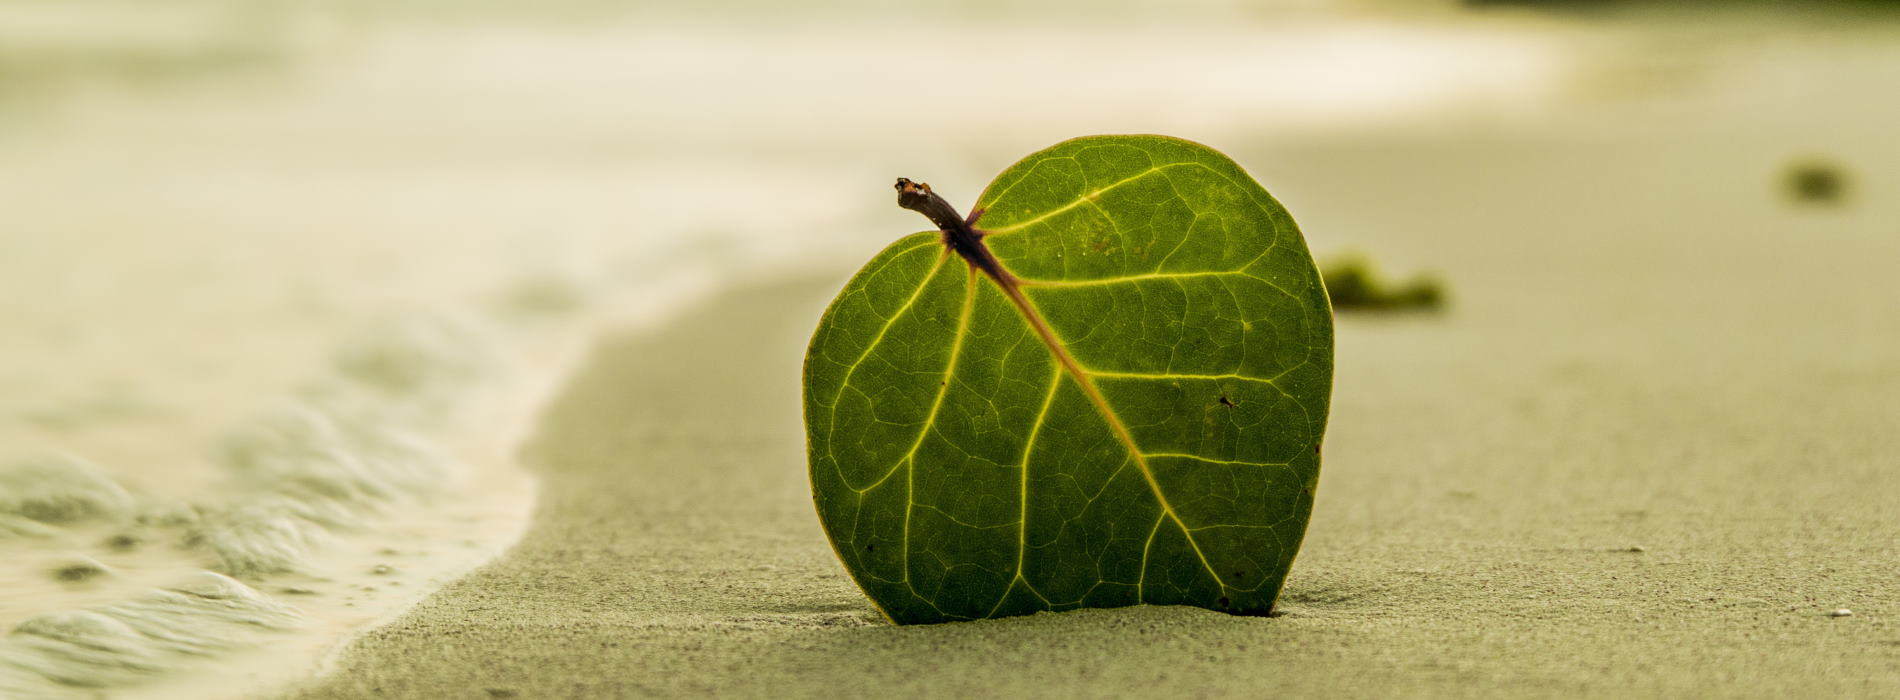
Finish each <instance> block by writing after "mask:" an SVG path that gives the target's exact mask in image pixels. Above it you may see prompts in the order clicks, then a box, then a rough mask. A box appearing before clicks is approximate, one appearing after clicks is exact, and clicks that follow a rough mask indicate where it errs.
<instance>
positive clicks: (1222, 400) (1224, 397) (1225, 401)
mask: <svg viewBox="0 0 1900 700" xmlns="http://www.w3.org/2000/svg"><path fill="white" fill-rule="evenodd" d="M1220 405H1222V406H1226V407H1228V408H1233V407H1234V405H1235V404H1234V400H1233V399H1230V398H1227V395H1226V394H1221V395H1220Z"/></svg>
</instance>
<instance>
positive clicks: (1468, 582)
mask: <svg viewBox="0 0 1900 700" xmlns="http://www.w3.org/2000/svg"><path fill="white" fill-rule="evenodd" d="M1553 267H1554V268H1559V269H1560V268H1562V267H1564V266H1563V265H1562V264H1560V263H1553ZM841 279H842V277H841V276H827V277H824V278H821V279H803V280H797V281H792V282H786V283H782V284H777V285H771V286H765V287H759V288H753V289H747V290H743V291H738V292H733V293H730V294H728V295H726V296H724V297H723V298H720V299H718V300H717V301H715V302H713V303H711V304H709V305H707V306H705V307H703V308H701V309H699V310H697V311H695V312H693V313H690V314H687V315H686V316H684V317H683V318H682V319H681V320H679V321H678V322H677V323H675V324H673V325H672V326H671V327H669V328H666V329H664V330H661V331H659V332H656V333H651V334H643V335H636V336H631V337H619V338H613V339H610V340H608V341H606V342H604V343H603V344H602V345H600V347H599V348H598V349H597V351H596V353H595V360H594V362H593V364H592V366H591V367H590V368H589V369H587V370H585V371H584V372H582V373H581V374H579V375H578V376H577V377H575V378H574V380H573V381H572V383H571V385H570V387H569V389H568V392H567V394H566V396H565V397H564V398H562V399H560V400H559V401H558V402H557V403H556V404H555V405H554V406H553V407H552V408H551V409H550V410H549V412H548V413H547V414H546V415H545V417H544V424H543V429H542V432H541V434H540V436H539V437H538V438H537V439H536V440H535V442H534V445H533V446H532V448H531V451H532V454H533V455H534V457H535V461H536V462H537V463H538V464H540V465H541V466H540V468H539V470H540V478H541V479H542V480H543V484H544V488H543V490H542V493H541V500H540V503H539V508H538V514H537V516H536V519H535V522H534V524H533V526H532V529H531V531H530V532H529V533H528V534H527V535H526V537H525V538H524V539H523V541H522V542H521V543H520V544H519V545H518V546H517V547H516V548H515V549H514V550H513V551H511V552H510V553H508V554H506V555H504V556H503V557H502V558H501V559H499V560H498V561H496V562H494V563H492V564H490V565H489V566H487V567H486V568H484V569H482V570H480V571H479V572H477V573H476V574H474V575H471V576H470V577H468V578H466V579H464V580H462V581H459V582H457V583H454V584H452V585H450V586H448V587H447V588H445V589H444V590H442V591H441V592H439V593H438V594H437V595H435V596H434V597H433V598H432V599H430V600H428V601H427V602H425V603H423V604H422V605H421V606H420V607H418V608H417V609H415V610H414V611H412V612H411V613H410V614H408V615H407V616H405V617H403V618H401V619H400V620H398V621H397V622H395V623H394V624H392V625H389V626H387V627H385V628H382V629H379V630H376V631H374V632H372V633H370V634H369V635H368V636H367V637H365V638H363V639H361V640H359V641H358V642H357V643H356V644H355V645H354V646H353V647H352V648H350V649H348V650H347V652H346V653H345V654H344V656H343V657H342V659H341V662H340V667H339V668H336V669H335V670H334V671H333V672H332V673H330V674H329V675H328V676H327V677H325V678H324V679H321V680H320V681H319V682H318V683H316V684H315V685H314V686H313V687H310V688H308V689H306V690H305V691H304V692H303V693H302V694H301V696H302V697H312V698H320V697H362V696H365V695H386V696H415V697H483V696H490V697H512V696H521V697H599V696H623V695H646V694H666V695H672V694H700V693H717V694H722V695H741V696H743V695H767V694H770V695H774V696H779V695H783V696H794V697H798V696H845V697H852V696H863V695H867V694H871V693H878V694H884V693H891V694H894V695H897V696H900V697H901V696H905V695H910V694H922V695H930V696H954V695H963V694H976V693H981V694H997V695H1019V694H1026V695H1051V696H1100V695H1113V694H1130V693H1147V692H1165V693H1168V694H1171V695H1260V694H1265V693H1284V692H1291V693H1294V694H1300V693H1320V692H1325V693H1329V694H1345V695H1367V696H1371V695H1377V696H1387V695H1393V694H1399V695H1406V694H1452V693H1457V694H1486V695H1505V694H1508V695H1572V694H1584V693H1587V694H1603V695H1609V694H1622V693H1635V694H1640V695H1665V694H1669V695H1679V694H1706V693H1714V694H1720V695H1741V696H1748V695H1760V696H1776V695H1793V694H1802V695H1817V696H1826V695H1861V696H1869V695H1891V694H1894V693H1896V692H1900V625H1896V624H1895V623H1896V619H1900V608H1896V607H1895V604H1894V601H1895V600H1896V594H1900V584H1896V580H1897V579H1896V574H1900V570H1897V564H1896V562H1900V556H1897V554H1900V552H1897V551H1896V549H1897V547H1900V545H1896V542H1897V541H1900V523H1897V522H1896V520H1895V518H1894V507H1895V501H1896V498H1897V497H1896V495H1895V494H1900V473H1896V472H1895V471H1894V470H1892V469H1890V468H1886V467H1890V466H1891V464H1892V455H1893V454H1894V450H1893V448H1894V447H1895V445H1894V441H1895V438H1894V437H1893V436H1892V435H1891V432H1890V430H1889V431H1887V432H1880V429H1881V428H1882V426H1883V425H1884V426H1885V427H1886V428H1888V429H1891V427H1892V425H1891V421H1892V417H1893V415H1895V410H1896V408H1900V391H1897V390H1900V373H1897V372H1895V371H1894V370H1893V369H1891V368H1892V366H1893V365H1891V364H1886V365H1883V367H1884V368H1881V369H1873V368H1871V366H1870V368H1869V369H1867V370H1865V371H1863V372H1862V373H1860V374H1858V375H1855V376H1852V377H1846V376H1833V377H1831V378H1830V377H1829V376H1823V374H1825V373H1826V372H1840V371H1848V370H1845V369H1843V368H1844V367H1846V366H1848V365H1851V364H1852V363H1851V362H1849V363H1841V362H1836V363H1833V364H1832V365H1831V366H1832V367H1833V369H1824V368H1823V367H1822V366H1818V365H1817V366H1810V367H1806V368H1805V369H1804V368H1801V367H1795V366H1791V365H1789V364H1788V363H1790V362H1795V363H1799V362H1800V361H1801V358H1807V359H1809V360H1812V359H1815V357H1817V356H1810V355H1807V354H1804V353H1802V352H1792V353H1786V352H1777V351H1776V348H1775V345H1774V343H1773V342H1771V341H1760V340H1758V341H1757V342H1756V345H1755V348H1754V350H1753V351H1751V352H1746V353H1724V352H1713V353H1702V356H1703V357H1704V358H1705V359H1706V360H1708V361H1710V362H1715V363H1718V364H1721V363H1728V364H1723V365H1722V366H1721V367H1720V368H1719V369H1720V370H1722V371H1721V372H1718V373H1720V374H1723V376H1726V377H1730V378H1731V380H1732V383H1730V384H1728V385H1727V389H1726V390H1724V389H1721V388H1719V387H1714V386H1712V385H1704V384H1700V383H1698V379H1699V378H1702V377H1707V376H1709V368H1708V367H1707V366H1704V367H1700V368H1698V367H1694V366H1688V365H1682V364H1678V361H1681V360H1688V359H1693V358H1689V357H1681V356H1678V351H1677V350H1673V349H1671V348H1672V346H1670V345H1669V344H1668V342H1667V340H1668V338H1669V337H1675V336H1679V335H1680V334H1683V333H1687V334H1689V335H1691V336H1694V335H1696V334H1698V333H1701V334H1707V333H1711V332H1715V331H1716V329H1715V328H1714V327H1712V326H1711V325H1709V324H1706V323H1705V324H1704V325H1702V326H1701V327H1699V328H1691V329H1672V328H1670V327H1665V325H1664V324H1665V322H1667V321H1669V320H1671V318H1672V317H1671V316H1670V315H1668V314H1665V313H1656V312H1650V313H1643V312H1634V313H1629V314H1609V315H1607V316H1601V317H1600V316H1598V315H1596V314H1593V313H1590V308H1588V307H1589V306H1592V305H1590V304H1585V305H1584V306H1585V308H1581V309H1574V310H1572V311H1573V312H1572V313H1566V314H1546V315H1543V316H1527V317H1522V318H1509V317H1504V318H1498V317H1496V316H1495V315H1494V314H1483V315H1482V317H1480V314H1474V313H1469V312H1467V313H1462V314H1460V313H1454V314H1452V315H1450V316H1445V317H1413V318H1403V317H1401V318H1370V319H1369V318H1357V317H1349V318H1345V319H1343V320H1342V323H1341V326H1340V337H1339V347H1340V348H1341V352H1340V365H1339V385H1338V390H1337V398H1336V402H1337V404H1336V410H1335V418H1334V425H1333V429H1332V431H1331V433H1330V435H1329V437H1328V442H1327V445H1328V449H1327V456H1328V461H1327V463H1326V465H1325V471H1324V476H1323V480H1322V487H1321V497H1320V501H1319V504H1318V507H1317V509H1316V511H1315V514H1314V519H1313V525H1312V530H1311V532H1310V534H1309V537H1308V540H1307V544H1306V547H1305V549H1304V552H1303V554H1302V556H1301V558H1300V560H1299V562H1298V563H1297V564H1296V566H1295V568H1294V572H1293V575H1292V577H1291V578H1290V579H1289V582H1288V584H1287V588H1286V591H1285V593H1284V595H1283V597H1282V602H1281V607H1282V610H1283V614H1282V615H1280V616H1278V617H1275V618H1266V619H1263V618H1238V617H1230V616H1226V615H1222V614H1219V613H1214V612H1208V611H1202V610H1197V609H1185V608H1146V607H1144V608H1133V609H1121V610H1093V611H1080V612H1074V613H1064V614H1042V615H1036V616H1033V617H1027V618H1016V619H1005V620H994V621H980V622H974V623H954V624H945V625H932V626H918V627H902V628H900V627H893V626H890V625H888V624H885V623H883V622H882V621H881V620H879V619H878V618H877V616H876V614H875V613H874V612H873V610H872V608H871V607H870V605H869V604H868V603H867V602H866V600H865V599H864V597H863V596H862V595H861V594H860V593H859V592H858V591H857V590H856V589H855V588H854V587H853V585H852V584H851V583H850V581H849V580H848V579H846V578H845V577H844V575H843V572H842V570H841V568H840V566H839V564H838V562H837V561H836V559H835V557H834V556H833V555H832V553H831V551H830V549H829V547H828V546H827V545H826V542H825V540H824V537H823V535H822V534H821V533H820V531H819V528H818V525H817V521H816V519H815V516H814V515H813V513H812V511H811V507H810V502H809V493H808V490H807V486H806V481H805V475H804V453H803V440H802V432H801V423H800V417H799V414H798V402H797V396H798V386H797V377H798V372H797V369H798V363H799V360H800V357H801V351H802V346H803V343H804V341H805V339H806V337H807V333H808V332H809V330H810V325H811V321H812V319H814V318H816V317H817V314H818V312H819V310H820V309H821V307H822V304H823V303H824V302H825V301H826V300H827V298H828V297H829V295H830V293H831V292H832V290H833V288H834V287H835V285H836V284H838V283H839V282H840V280H841ZM1557 279H1562V278H1561V277H1558V278H1557ZM1559 284H1560V283H1559ZM1478 286H1479V287H1480V289H1482V286H1483V285H1482V283H1481V282H1480V283H1478ZM1862 288H1863V289H1865V288H1866V287H1865V286H1864V285H1863V286H1862ZM1467 289H1468V290H1469V286H1468V287H1467ZM1732 289H1738V290H1739V289H1743V287H1732ZM1770 294H1771V292H1758V293H1755V294H1746V293H1744V296H1748V297H1767V296H1769V295H1770ZM1531 296H1533V297H1536V296H1537V295H1535V294H1532V295H1531ZM1600 303H1601V302H1598V304H1600ZM1879 303H1880V302H1879V301H1878V300H1868V299H1861V300H1845V301H1842V302H1841V303H1840V304H1838V305H1837V306H1836V307H1835V308H1834V309H1832V310H1819V309H1817V310H1816V312H1815V318H1824V319H1832V320H1834V321H1837V322H1842V323H1847V324H1850V325H1853V324H1859V325H1853V327H1856V328H1865V329H1867V330H1874V329H1875V328H1876V326H1875V325H1873V324H1872V322H1871V321H1869V322H1865V323H1863V322H1861V321H1856V320H1855V319H1856V318H1860V316H1859V315H1861V314H1866V313H1869V312H1871V311H1874V310H1877V309H1878V308H1880V306H1879ZM1470 306H1475V307H1477V308H1478V309H1479V310H1480V311H1482V310H1487V309H1494V308H1497V305H1496V304H1484V303H1473V304H1471V305H1470ZM1713 317H1714V318H1718V319H1719V318H1723V315H1721V314H1715V315H1713ZM1764 318H1765V320H1764V323H1773V322H1774V321H1773V318H1772V317H1764ZM1592 319H1601V320H1592ZM1677 320H1680V319H1677ZM1805 322H1806V323H1813V322H1815V321H1814V320H1813V318H1810V319H1807V320H1806V321H1805ZM1803 323H1804V322H1803V321H1800V320H1796V319H1782V320H1781V322H1780V323H1779V325H1781V326H1785V327H1787V328H1786V330H1797V327H1799V326H1801V325H1803ZM1580 325H1581V326H1583V327H1582V328H1576V327H1577V326H1580ZM1566 327H1568V328H1573V329H1574V330H1571V331H1566V332H1559V331H1560V329H1562V328H1566ZM1611 329H1617V330H1616V332H1617V333H1618V336H1617V337H1619V338H1622V339H1624V340H1627V341H1631V342H1634V343H1637V345H1636V346H1634V347H1632V348H1629V349H1626V350H1621V351H1618V350H1613V349H1612V350H1593V349H1592V346H1590V345H1588V344H1585V345H1583V346H1582V347H1578V346H1577V344H1574V343H1572V342H1570V340H1569V335H1568V333H1578V334H1580V335H1583V336H1587V335H1588V334H1590V333H1591V332H1607V331H1609V330H1611ZM1878 329H1879V330H1881V331H1882V332H1884V333H1885V334H1886V335H1884V340H1885V341H1887V342H1889V343H1891V342H1892V341H1895V340H1900V336H1896V335H1894V334H1893V330H1894V329H1893V324H1891V323H1883V324H1882V325H1880V326H1878ZM1553 333H1555V335H1553ZM1646 335H1649V336H1660V337H1657V338H1655V340H1656V341H1658V342H1660V343H1661V344H1646V343H1643V342H1641V339H1642V338H1644V337H1645V336H1646ZM1704 337H1706V336H1704ZM1762 337H1766V338H1772V337H1773V335H1772V334H1768V335H1765V336H1762ZM1831 339H1832V340H1836V341H1838V340H1840V339H1841V337H1840V336H1839V335H1838V334H1837V335H1835V336H1832V337H1831ZM1707 345H1708V344H1707V343H1704V346H1707ZM1595 347H1597V348H1607V347H1610V346H1608V345H1598V346H1595ZM1790 347H1805V346H1804V345H1803V344H1802V343H1799V342H1796V343H1792V344H1790ZM1823 354H1825V353H1823ZM1837 359H1838V358H1837ZM1737 362H1743V363H1747V364H1746V367H1740V366H1737V365H1735V364H1733V363H1737ZM1744 368H1752V369H1754V370H1756V371H1752V372H1749V371H1742V372H1732V373H1731V372H1727V370H1736V369H1744ZM1829 382H1833V383H1832V384H1829ZM1850 384H1851V386H1847V387H1846V388H1844V386H1845V385H1850ZM1731 402H1732V403H1731ZM1836 608H1849V609H1851V610H1852V611H1853V615H1852V616H1848V617H1832V616H1830V614H1829V613H1830V611H1832V610H1834V609H1836Z"/></svg>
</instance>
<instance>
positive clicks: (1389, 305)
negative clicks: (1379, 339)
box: [1320, 253, 1445, 311]
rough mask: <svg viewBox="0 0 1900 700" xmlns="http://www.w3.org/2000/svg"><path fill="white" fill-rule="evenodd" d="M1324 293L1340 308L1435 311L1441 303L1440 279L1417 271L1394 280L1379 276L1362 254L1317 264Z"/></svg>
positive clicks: (1442, 285)
mask: <svg viewBox="0 0 1900 700" xmlns="http://www.w3.org/2000/svg"><path fill="white" fill-rule="evenodd" d="M1320 277H1321V278H1323V279H1324V280H1325V282H1326V295H1327V296H1328V297H1330V298H1331V299H1332V302H1333V308H1334V309H1335V310H1342V311H1437V310H1439V309H1442V308H1444V305H1445V287H1444V283H1443V282H1441V281H1439V279H1438V277H1437V276H1436V275H1433V274H1431V273H1420V274H1418V275H1415V276H1413V277H1412V278H1411V279H1409V280H1406V281H1404V282H1398V283H1395V282H1393V281H1391V280H1389V279H1386V278H1385V277H1383V276H1382V275H1381V274H1380V273H1379V270H1378V268H1377V267H1375V266H1374V265H1373V264H1372V261H1371V260H1369V259H1368V258H1367V257H1366V256H1365V255H1364V254H1361V253H1347V254H1344V255H1339V256H1335V257H1333V258H1331V259H1329V260H1327V261H1325V262H1324V263H1322V264H1321V265H1320Z"/></svg>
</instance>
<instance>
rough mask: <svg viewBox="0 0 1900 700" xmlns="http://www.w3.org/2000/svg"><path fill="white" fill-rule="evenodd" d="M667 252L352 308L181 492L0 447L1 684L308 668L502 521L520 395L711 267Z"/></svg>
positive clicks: (284, 679) (439, 578)
mask: <svg viewBox="0 0 1900 700" xmlns="http://www.w3.org/2000/svg"><path fill="white" fill-rule="evenodd" d="M676 268H677V269H676V270H675V272H674V273H672V274H668V275H665V276H662V277H661V278H657V279H644V280H641V281H640V283H639V284H637V285H634V286H635V287H636V288H635V289H632V290H626V291H627V293H624V294H619V295H609V296H608V297H606V298H601V299H594V300H590V301H591V302H592V303H591V304H589V305H585V306H584V305H583V304H582V302H581V301H580V299H578V298H577V296H576V294H575V293H572V290H568V291H566V292H563V293H562V294H559V295H553V296H550V294H551V293H550V292H549V289H552V287H549V284H548V283H547V281H546V280H545V279H543V280H541V281H540V282H537V283H536V285H535V287H536V288H537V289H533V290H529V291H532V292H533V293H531V294H527V295H526V296H523V295H520V294H515V293H514V291H512V290H511V291H508V292H504V293H503V294H502V295H501V297H500V300H499V304H498V305H496V306H494V308H490V309H488V310H485V311H480V312H468V313H462V314H455V315H447V314H431V315H419V316H409V317H404V318H398V319H392V320H385V321H379V322H377V323H374V324H371V325H370V327H369V329H368V330H366V331H364V332H362V333H359V334H357V335H355V336H353V337H352V338H351V339H350V340H348V341H347V342H344V343H342V344H340V345H339V346H338V349H337V350H336V351H335V352H334V353H333V354H332V356H331V359H330V361H329V363H328V366H327V367H326V368H324V369H323V370H322V371H321V372H319V373H318V374H317V376H316V378H315V379H314V380H312V381H310V382H309V383H307V384H306V385H304V386H303V387H302V388H300V389H298V390H295V391H293V392H291V393H290V395H288V396H285V397H283V398H282V399H281V400H280V401H277V402H275V403H274V404H273V405H272V406H271V407H270V408H267V409H264V410H262V411H260V412H258V413H257V414H256V415H254V416H253V417H252V418H250V419H247V420H244V421H241V422H240V423H238V424H237V425H235V426H234V427H232V428H231V429H229V430H228V431H226V432H225V433H224V435H223V436H222V437H221V438H219V439H218V440H216V441H215V443H216V444H214V445H210V446H207V447H208V448H210V449H209V450H208V451H209V452H211V455H212V456H211V458H210V460H211V462H212V463H213V464H214V465H215V468H216V469H217V470H218V471H219V473H220V474H221V477H220V478H219V479H218V483H217V485H216V487H215V488H214V489H211V490H210V492H209V493H207V494H205V496H204V497H203V498H200V499H187V500H182V501H181V500H177V499H175V498H173V497H170V496H166V495H157V494H152V493H147V492H143V491H141V490H140V489H137V488H130V487H128V486H126V485H124V484H121V483H120V482H119V481H118V480H117V479H115V478H114V475H113V473H112V472H110V471H108V470H106V469H102V468H100V467H98V466H95V465H92V464H90V463H87V462H85V461H84V460H83V459H81V458H79V457H74V456H67V455H51V456H45V457H37V458H32V459H27V460H21V461H16V462H13V463H10V464H7V465H0V487H3V488H0V547H4V549H5V551H6V552H7V553H8V554H9V555H11V556H12V557H13V560H14V563H13V565H11V566H8V567H4V568H0V587H4V588H5V589H6V590H8V591H9V595H8V596H6V599H5V600H0V625H5V626H8V627H11V630H12V631H11V632H10V633H9V634H8V635H7V636H6V637H4V638H0V697H15V696H23V697H38V696H51V697H57V696H61V695H67V694H81V695H83V694H86V693H89V692H92V691H91V690H89V689H97V688H111V689H114V694H115V695H117V696H127V697H192V698H202V697H244V696H249V695H253V694H255V693H256V692H259V691H260V690H263V689H268V688H273V687H281V686H283V685H285V684H288V683H291V682H294V681H295V680H297V679H299V678H303V677H308V676H309V675H311V674H313V673H315V672H316V671H317V669H318V668H319V666H320V664H321V663H322V662H323V659H324V658H325V656H326V655H328V654H331V653H333V651H334V650H335V649H337V648H339V647H340V645H341V644H342V643H343V642H344V641H346V640H347V639H348V638H349V637H350V636H352V635H353V634H355V633H358V632H360V631H362V630H364V629H367V628H369V627H371V626H373V625H374V624H376V623H378V622H380V621H384V620H387V619H390V618H391V617H392V616H394V615H396V614H399V613H400V612H401V611H402V610H404V609H406V608H407V607H409V606H410V605H412V604H413V603H415V602H416V601H418V600H420V599H421V598H422V597H423V596H425V595H426V594H427V593H428V592H429V591H430V590H432V589H433V588H434V587H436V586H439V585H440V584H442V583H446V582H448V581H450V580H453V579H454V578H456V577H458V576H460V575H461V574H462V573H464V572H466V571H467V570H468V569H470V568H472V567H474V566H476V565H478V564H480V563H481V562H483V561H486V560H487V559H489V558H492V557H493V556H494V555H495V554H497V553H499V552H500V551H501V550H502V549H504V548H505V547H506V546H507V545H508V544H510V543H512V542H513V541H514V540H515V539H517V538H518V537H519V535H520V533H521V532H522V531H523V528H525V525H526V523H527V518H528V515H529V514H530V511H531V508H532V503H533V498H534V494H535V488H534V482H533V480H532V479H531V478H530V477H529V476H528V475H527V474H526V473H525V472H524V471H523V470H521V469H520V468H519V465H518V464H517V460H516V451H517V450H518V448H519V446H520V445H521V443H522V442H523V441H524V440H525V438H526V437H527V435H528V433H529V431H530V430H531V429H532V424H533V419H534V416H535V415H536V414H537V412H538V410H539V407H540V406H541V404H542V403H543V402H544V401H545V400H546V399H547V398H549V397H550V396H551V394H552V392H553V391H554V390H555V389H556V388H558V385H559V382H560V380H562V379H563V378H564V376H565V372H566V370H567V369H568V368H569V367H570V366H571V365H573V364H574V363H575V362H576V361H578V359H579V358H580V356H581V353H582V351H584V350H585V347H586V344H587V343H588V342H591V339H592V337H593V335H594V332H595V330H596V329H598V328H599V327H601V326H603V325H607V324H612V325H617V326H619V325H625V324H627V323H630V322H631V323H635V324H638V323H641V322H658V321H660V320H661V319H662V318H663V317H664V316H665V315H666V313H667V312H669V311H671V310H674V309H678V308H680V307H682V306H684V305H685V304H684V302H685V300H686V299H687V298H689V297H692V296H696V295H699V294H702V293H704V292H705V291H706V290H707V289H709V288H711V287H712V275H711V273H710V272H709V271H708V268H706V267H705V266H701V265H695V264H692V263H691V262H690V261H688V262H685V263H682V264H680V265H677V266H676ZM554 296H559V297H561V298H559V299H554ZM550 299H554V301H555V302H558V303H554V302H550V301H549V300H550ZM247 584H248V585H247ZM213 659H215V663H216V665H217V668H218V671H219V672H218V673H216V674H212V673H209V672H196V673H194V672H192V671H193V670H194V669H196V670H200V671H204V670H205V669H208V668H209V667H210V662H211V661H212V660H213Z"/></svg>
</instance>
